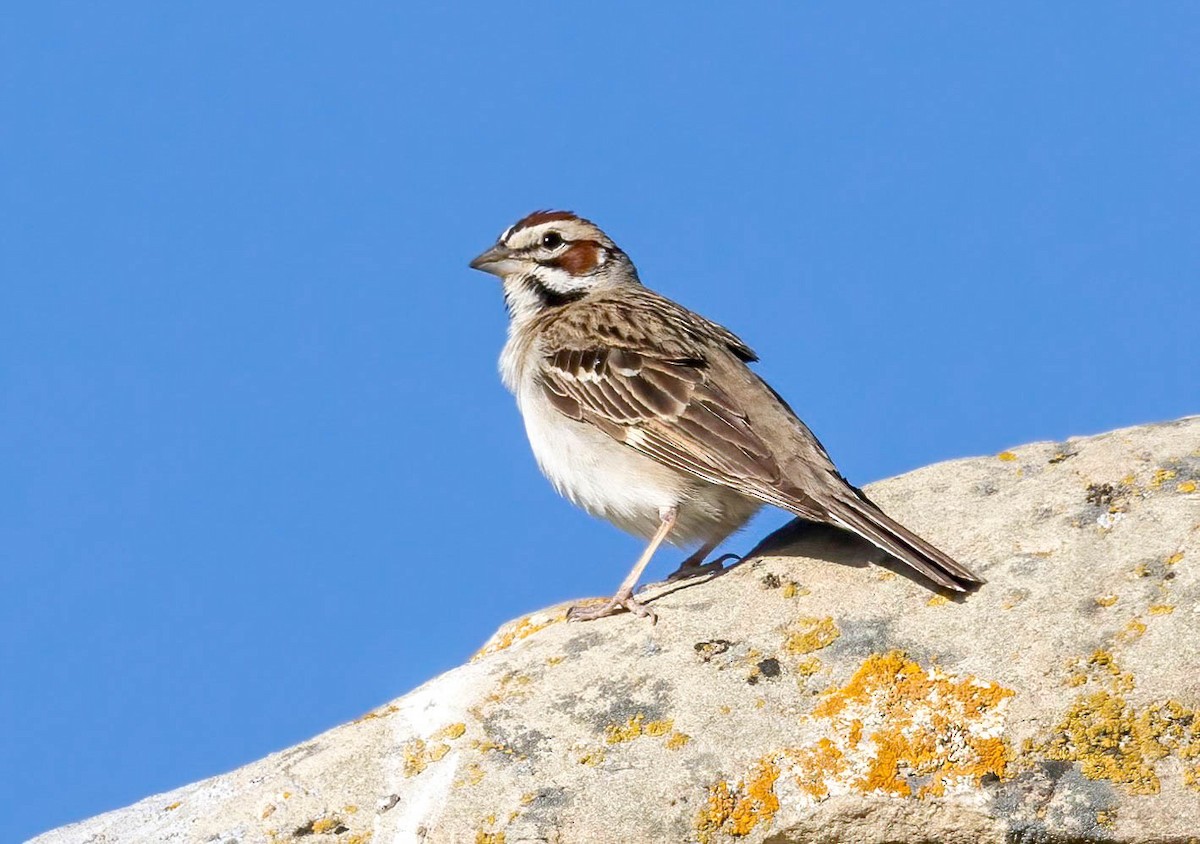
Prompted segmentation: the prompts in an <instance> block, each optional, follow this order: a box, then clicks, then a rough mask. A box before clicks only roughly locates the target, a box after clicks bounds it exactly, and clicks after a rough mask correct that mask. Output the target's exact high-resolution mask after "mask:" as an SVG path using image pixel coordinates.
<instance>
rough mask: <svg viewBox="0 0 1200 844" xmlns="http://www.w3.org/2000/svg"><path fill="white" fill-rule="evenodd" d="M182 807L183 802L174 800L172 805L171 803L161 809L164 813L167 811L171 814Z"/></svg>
mask: <svg viewBox="0 0 1200 844" xmlns="http://www.w3.org/2000/svg"><path fill="white" fill-rule="evenodd" d="M182 805H183V801H182V800H176V801H175V802H174V803H171V804H170V805H167V806H164V807H163V810H164V811H167V812H173V811H175V810H176V809H178V808H179V807H180V806H182Z"/></svg>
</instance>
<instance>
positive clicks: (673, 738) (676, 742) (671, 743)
mask: <svg viewBox="0 0 1200 844" xmlns="http://www.w3.org/2000/svg"><path fill="white" fill-rule="evenodd" d="M691 740H692V737H691V736H689V735H688V734H687V733H681V732H678V731H676V732H674V733H671V735H670V736H668V737H667V740H666V742H665V744H666V746H667V750H679V748H681V747H683V746H684V745H685V744H687V743H688V742H689V741H691Z"/></svg>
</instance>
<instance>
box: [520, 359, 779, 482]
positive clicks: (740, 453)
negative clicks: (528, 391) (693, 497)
mask: <svg viewBox="0 0 1200 844" xmlns="http://www.w3.org/2000/svg"><path fill="white" fill-rule="evenodd" d="M541 384H542V388H543V390H544V391H545V394H546V396H547V398H548V399H549V400H550V401H551V403H552V404H553V406H554V407H555V408H556V409H558V410H559V412H562V413H563V414H564V415H566V416H569V417H571V418H573V419H578V420H580V421H584V422H589V423H591V424H593V425H596V427H598V428H600V429H601V430H603V431H605V432H606V433H608V434H609V435H610V436H613V437H614V438H615V439H617V440H619V441H621V442H623V443H625V444H626V445H628V446H629V447H630V448H633V449H636V450H637V451H640V452H642V453H643V454H646V455H647V456H648V457H651V458H653V459H655V460H658V461H659V462H662V463H664V464H666V465H668V466H672V467H674V468H676V469H680V470H681V471H684V472H688V473H689V474H692V475H695V476H697V477H700V478H703V479H704V480H707V481H710V482H712V483H719V484H722V485H725V486H731V487H733V488H735V489H738V490H741V491H743V492H746V493H747V494H750V495H753V496H755V497H757V498H760V499H763V500H770V501H772V502H773V503H775V502H777V501H781V500H782V499H781V498H780V496H779V494H778V493H777V492H776V491H775V490H773V489H772V487H773V486H774V485H775V484H777V483H778V481H779V477H780V469H779V464H778V462H777V461H776V460H775V458H774V456H773V455H772V454H771V451H770V449H769V448H767V446H766V444H765V443H764V442H763V441H762V439H761V438H760V437H759V436H758V435H757V434H756V433H755V432H754V430H753V428H752V427H751V425H750V421H749V419H748V418H747V417H746V415H745V414H744V413H743V412H742V410H741V408H739V407H737V406H736V403H735V402H734V401H733V400H732V399H731V398H730V397H729V395H728V394H727V393H725V391H723V390H721V389H720V388H718V387H716V386H715V385H714V384H711V383H709V382H708V379H707V374H706V372H705V365H704V363H703V362H702V361H699V360H695V359H692V360H686V361H679V360H663V359H660V358H656V357H650V356H648V355H645V354H643V353H637V352H632V351H630V350H628V349H588V350H580V349H563V350H560V351H558V352H556V353H555V354H553V355H550V356H548V357H547V358H546V360H545V366H544V368H543V370H542V373H541Z"/></svg>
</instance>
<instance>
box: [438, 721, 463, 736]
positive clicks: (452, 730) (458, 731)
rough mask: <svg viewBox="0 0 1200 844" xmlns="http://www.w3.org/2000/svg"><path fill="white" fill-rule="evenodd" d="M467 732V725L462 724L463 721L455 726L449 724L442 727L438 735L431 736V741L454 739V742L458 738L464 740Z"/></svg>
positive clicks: (454, 724)
mask: <svg viewBox="0 0 1200 844" xmlns="http://www.w3.org/2000/svg"><path fill="white" fill-rule="evenodd" d="M466 731H467V725H466V724H464V723H462V722H461V721H457V722H455V723H453V724H447V725H446V726H444V727H442V728H441V729H440V730H438V731H437V732H436V733H434V734H433V735H432V736H430V738H431V739H452V740H453V739H456V738H462V735H463V733H465V732H466Z"/></svg>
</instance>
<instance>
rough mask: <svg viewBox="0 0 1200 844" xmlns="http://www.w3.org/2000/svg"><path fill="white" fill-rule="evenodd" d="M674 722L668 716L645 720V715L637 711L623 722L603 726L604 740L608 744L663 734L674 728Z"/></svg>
mask: <svg viewBox="0 0 1200 844" xmlns="http://www.w3.org/2000/svg"><path fill="white" fill-rule="evenodd" d="M674 726H675V722H674V721H673V720H672V719H670V718H663V719H660V720H657V721H647V720H646V716H645V715H643V714H642V713H640V712H639V713H638V714H637V715H634V716H633V717H631V718H629V719H627V720H626V721H625V723H624V724H609V725H608V726H607V727H605V728H604V740H605V741H607V742H608V743H609V744H620V743H621V742H626V741H633V740H634V739H635V738H638V737H639V736H654V737H657V736H665V735H666V734H667V733H669V732H671V730H672V729H673V728H674Z"/></svg>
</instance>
